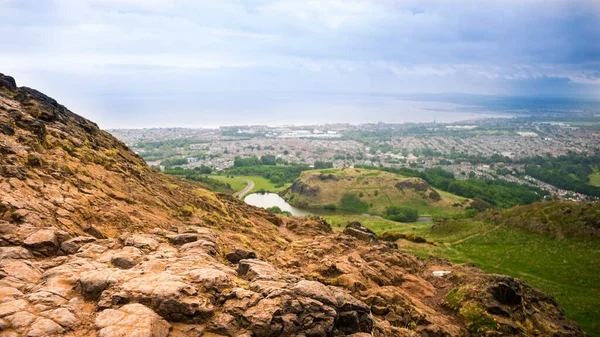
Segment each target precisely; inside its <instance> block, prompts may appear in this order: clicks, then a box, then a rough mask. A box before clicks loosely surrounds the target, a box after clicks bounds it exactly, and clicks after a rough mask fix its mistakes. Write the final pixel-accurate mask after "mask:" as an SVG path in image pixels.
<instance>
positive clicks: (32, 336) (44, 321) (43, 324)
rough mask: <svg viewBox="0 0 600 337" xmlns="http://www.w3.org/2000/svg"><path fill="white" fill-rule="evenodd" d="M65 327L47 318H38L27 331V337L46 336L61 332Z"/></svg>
mask: <svg viewBox="0 0 600 337" xmlns="http://www.w3.org/2000/svg"><path fill="white" fill-rule="evenodd" d="M63 333H65V329H63V328H62V327H61V326H60V325H58V324H57V323H56V322H54V321H53V320H51V319H48V318H38V319H37V320H36V321H35V322H34V323H33V324H32V325H31V328H30V329H29V331H28V332H27V337H46V336H51V335H57V334H63Z"/></svg>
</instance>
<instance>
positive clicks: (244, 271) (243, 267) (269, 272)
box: [237, 260, 281, 281]
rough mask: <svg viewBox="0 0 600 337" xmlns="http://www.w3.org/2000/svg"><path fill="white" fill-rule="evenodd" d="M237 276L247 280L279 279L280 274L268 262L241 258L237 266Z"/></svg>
mask: <svg viewBox="0 0 600 337" xmlns="http://www.w3.org/2000/svg"><path fill="white" fill-rule="evenodd" d="M237 273H238V276H240V277H243V278H245V279H247V280H250V281H253V280H279V279H281V274H280V273H279V272H278V271H277V270H275V267H273V265H271V264H270V263H268V262H265V261H260V260H241V261H240V262H239V264H238V268H237Z"/></svg>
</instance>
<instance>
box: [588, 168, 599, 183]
mask: <svg viewBox="0 0 600 337" xmlns="http://www.w3.org/2000/svg"><path fill="white" fill-rule="evenodd" d="M589 177H590V185H594V186H598V187H600V172H594V173H592V174H590V175H589Z"/></svg>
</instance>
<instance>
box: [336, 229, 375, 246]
mask: <svg viewBox="0 0 600 337" xmlns="http://www.w3.org/2000/svg"><path fill="white" fill-rule="evenodd" d="M348 226H350V225H348ZM361 227H363V226H361ZM364 228H366V227H364ZM367 229H368V228H367ZM344 234H346V235H350V236H352V237H355V238H357V239H359V240H361V241H364V242H367V243H371V244H373V243H377V242H378V241H379V240H378V239H377V235H375V234H374V233H373V232H371V230H368V231H363V230H361V229H357V228H353V227H346V229H344Z"/></svg>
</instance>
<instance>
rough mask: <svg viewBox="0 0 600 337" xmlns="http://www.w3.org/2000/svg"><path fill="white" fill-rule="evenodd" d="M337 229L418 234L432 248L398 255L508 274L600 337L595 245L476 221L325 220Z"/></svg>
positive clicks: (409, 245)
mask: <svg viewBox="0 0 600 337" xmlns="http://www.w3.org/2000/svg"><path fill="white" fill-rule="evenodd" d="M325 218H326V219H327V220H328V221H329V222H330V223H331V224H332V227H333V228H334V229H336V230H341V229H343V227H344V226H345V224H346V223H347V222H348V221H353V220H357V221H359V222H361V223H362V224H363V225H365V226H367V227H369V228H371V229H372V230H374V231H376V232H379V233H381V232H385V231H397V232H401V233H406V234H410V233H413V234H417V235H419V236H422V237H424V238H426V239H428V240H432V241H435V242H437V243H438V245H437V246H432V245H428V244H418V243H413V242H409V241H405V240H401V241H399V242H398V243H399V246H400V249H401V250H402V251H405V252H408V253H412V254H415V255H417V256H421V257H427V256H430V255H433V256H438V257H442V258H446V259H449V260H451V261H453V262H457V263H462V262H467V261H470V262H473V263H475V264H476V265H477V266H478V267H479V268H481V269H482V270H484V271H486V272H490V273H500V274H507V275H511V276H513V277H517V278H520V279H522V280H524V281H526V282H527V283H528V284H530V285H532V286H533V287H536V288H538V289H541V290H543V291H545V292H548V293H550V294H552V295H553V296H554V297H555V298H556V299H557V301H558V303H559V305H560V306H561V307H563V308H564V309H565V312H566V313H567V316H568V317H569V318H571V319H573V320H575V321H577V322H578V323H579V324H580V325H581V326H582V328H583V329H584V330H585V331H586V332H587V333H588V334H589V335H590V336H595V337H600V306H599V305H598V303H600V269H599V268H598V266H599V265H600V243H598V241H593V240H589V239H564V240H556V239H553V238H550V237H547V236H544V235H540V234H535V233H531V232H527V231H525V230H523V229H520V228H514V227H509V226H497V225H492V224H489V223H486V222H484V221H479V220H472V219H466V220H460V221H453V222H449V223H451V225H445V226H438V227H437V228H432V224H431V223H411V224H402V223H397V222H393V221H389V220H385V219H381V218H376V217H366V216H355V215H334V216H326V217H325Z"/></svg>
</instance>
